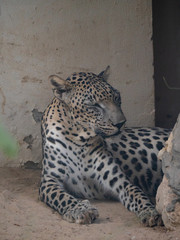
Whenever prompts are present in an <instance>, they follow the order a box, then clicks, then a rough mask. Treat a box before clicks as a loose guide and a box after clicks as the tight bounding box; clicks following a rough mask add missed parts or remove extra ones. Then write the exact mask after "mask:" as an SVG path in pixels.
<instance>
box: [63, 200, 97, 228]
mask: <svg viewBox="0 0 180 240" xmlns="http://www.w3.org/2000/svg"><path fill="white" fill-rule="evenodd" d="M98 216H99V213H98V210H97V208H96V207H94V206H92V205H91V204H90V202H89V201H88V200H84V201H80V202H78V204H77V205H76V206H75V207H74V208H72V209H70V210H68V211H67V212H66V213H65V214H64V215H63V219H64V220H66V221H68V222H75V223H78V224H90V223H92V222H93V221H95V219H96V218H98Z"/></svg>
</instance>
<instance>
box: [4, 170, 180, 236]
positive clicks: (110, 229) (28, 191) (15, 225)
mask: <svg viewBox="0 0 180 240" xmlns="http://www.w3.org/2000/svg"><path fill="white" fill-rule="evenodd" d="M39 182H40V171H39V170H32V169H14V168H11V169H10V168H9V169H8V168H0V240H39V239H41V240H64V239H65V240H69V239H73V240H118V239H120V240H121V239H122V240H142V239H147V240H150V239H151V240H155V239H158V240H171V239H172V240H180V229H178V230H176V231H173V232H169V231H167V230H166V229H165V228H164V227H154V228H147V227H144V226H142V225H141V224H140V223H139V221H138V219H137V218H136V216H135V215H134V214H133V213H130V212H128V211H127V210H126V209H125V208H124V207H123V206H122V205H121V204H120V203H117V202H99V201H93V204H94V205H96V206H97V207H98V209H99V213H100V217H99V219H98V220H96V221H95V223H93V224H91V225H78V224H73V223H68V222H65V221H64V220H62V219H61V216H60V215H59V214H58V213H56V212H55V211H53V210H52V209H50V208H49V207H47V206H46V205H45V204H44V203H42V202H40V201H39V200H38V186H39Z"/></svg>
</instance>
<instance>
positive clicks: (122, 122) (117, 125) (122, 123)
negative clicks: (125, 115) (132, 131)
mask: <svg viewBox="0 0 180 240" xmlns="http://www.w3.org/2000/svg"><path fill="white" fill-rule="evenodd" d="M125 122H126V120H123V121H121V122H120V123H118V124H116V125H115V126H116V127H117V128H118V129H121V128H122V126H123V125H124V124H125Z"/></svg>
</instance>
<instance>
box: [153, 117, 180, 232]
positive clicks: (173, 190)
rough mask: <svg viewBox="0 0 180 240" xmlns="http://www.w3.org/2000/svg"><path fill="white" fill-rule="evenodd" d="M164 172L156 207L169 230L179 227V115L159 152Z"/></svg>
mask: <svg viewBox="0 0 180 240" xmlns="http://www.w3.org/2000/svg"><path fill="white" fill-rule="evenodd" d="M158 158H159V159H160V160H161V161H162V169H163V173H164V177H163V181H162V183H161V184H160V186H159V188H158V191H157V195H156V209H157V211H158V212H159V213H160V214H161V215H162V220H163V222H164V225H165V227H166V228H167V229H169V230H174V229H176V228H177V227H180V115H179V117H178V120H177V123H176V125H175V126H174V129H173V130H172V132H171V134H170V136H169V139H168V141H167V142H166V144H165V147H164V148H163V149H162V150H161V151H160V152H159V155H158Z"/></svg>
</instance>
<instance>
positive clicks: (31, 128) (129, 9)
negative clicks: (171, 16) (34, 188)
mask: <svg viewBox="0 0 180 240" xmlns="http://www.w3.org/2000/svg"><path fill="white" fill-rule="evenodd" d="M151 20H152V19H151V1H149V0H133V1H132V0H121V1H118V0H114V1H109V0H92V1H91V0H87V1H83V0H76V1H74V0H46V1H44V0H9V1H6V0H0V29H1V34H0V72H1V74H0V119H1V121H2V122H3V123H4V124H5V125H6V126H7V128H8V129H9V131H10V132H11V133H12V134H13V135H14V136H16V138H17V140H18V142H19V144H20V154H19V157H18V159H16V160H10V159H6V158H5V157H4V156H2V155H1V157H0V166H3V165H5V166H19V165H23V164H24V162H27V161H34V162H39V161H41V140H40V139H41V137H40V123H39V114H38V113H39V112H41V111H43V110H44V109H45V107H46V105H47V104H48V103H49V102H50V99H51V98H52V93H51V90H50V87H49V83H48V81H47V78H48V76H49V75H50V74H55V73H59V74H60V75H61V76H62V77H64V78H66V77H67V76H68V74H70V73H72V72H74V71H86V70H88V71H93V72H95V73H98V72H100V71H101V70H103V69H104V68H105V67H106V66H107V65H110V66H111V75H110V79H109V81H110V83H111V84H112V85H113V86H114V87H117V88H118V89H119V90H120V91H121V95H122V101H123V106H122V107H123V109H124V113H125V115H126V117H127V120H128V122H127V125H128V126H153V124H154V93H153V91H154V90H153V77H152V76H153V67H152V41H151V35H152V21H151Z"/></svg>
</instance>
